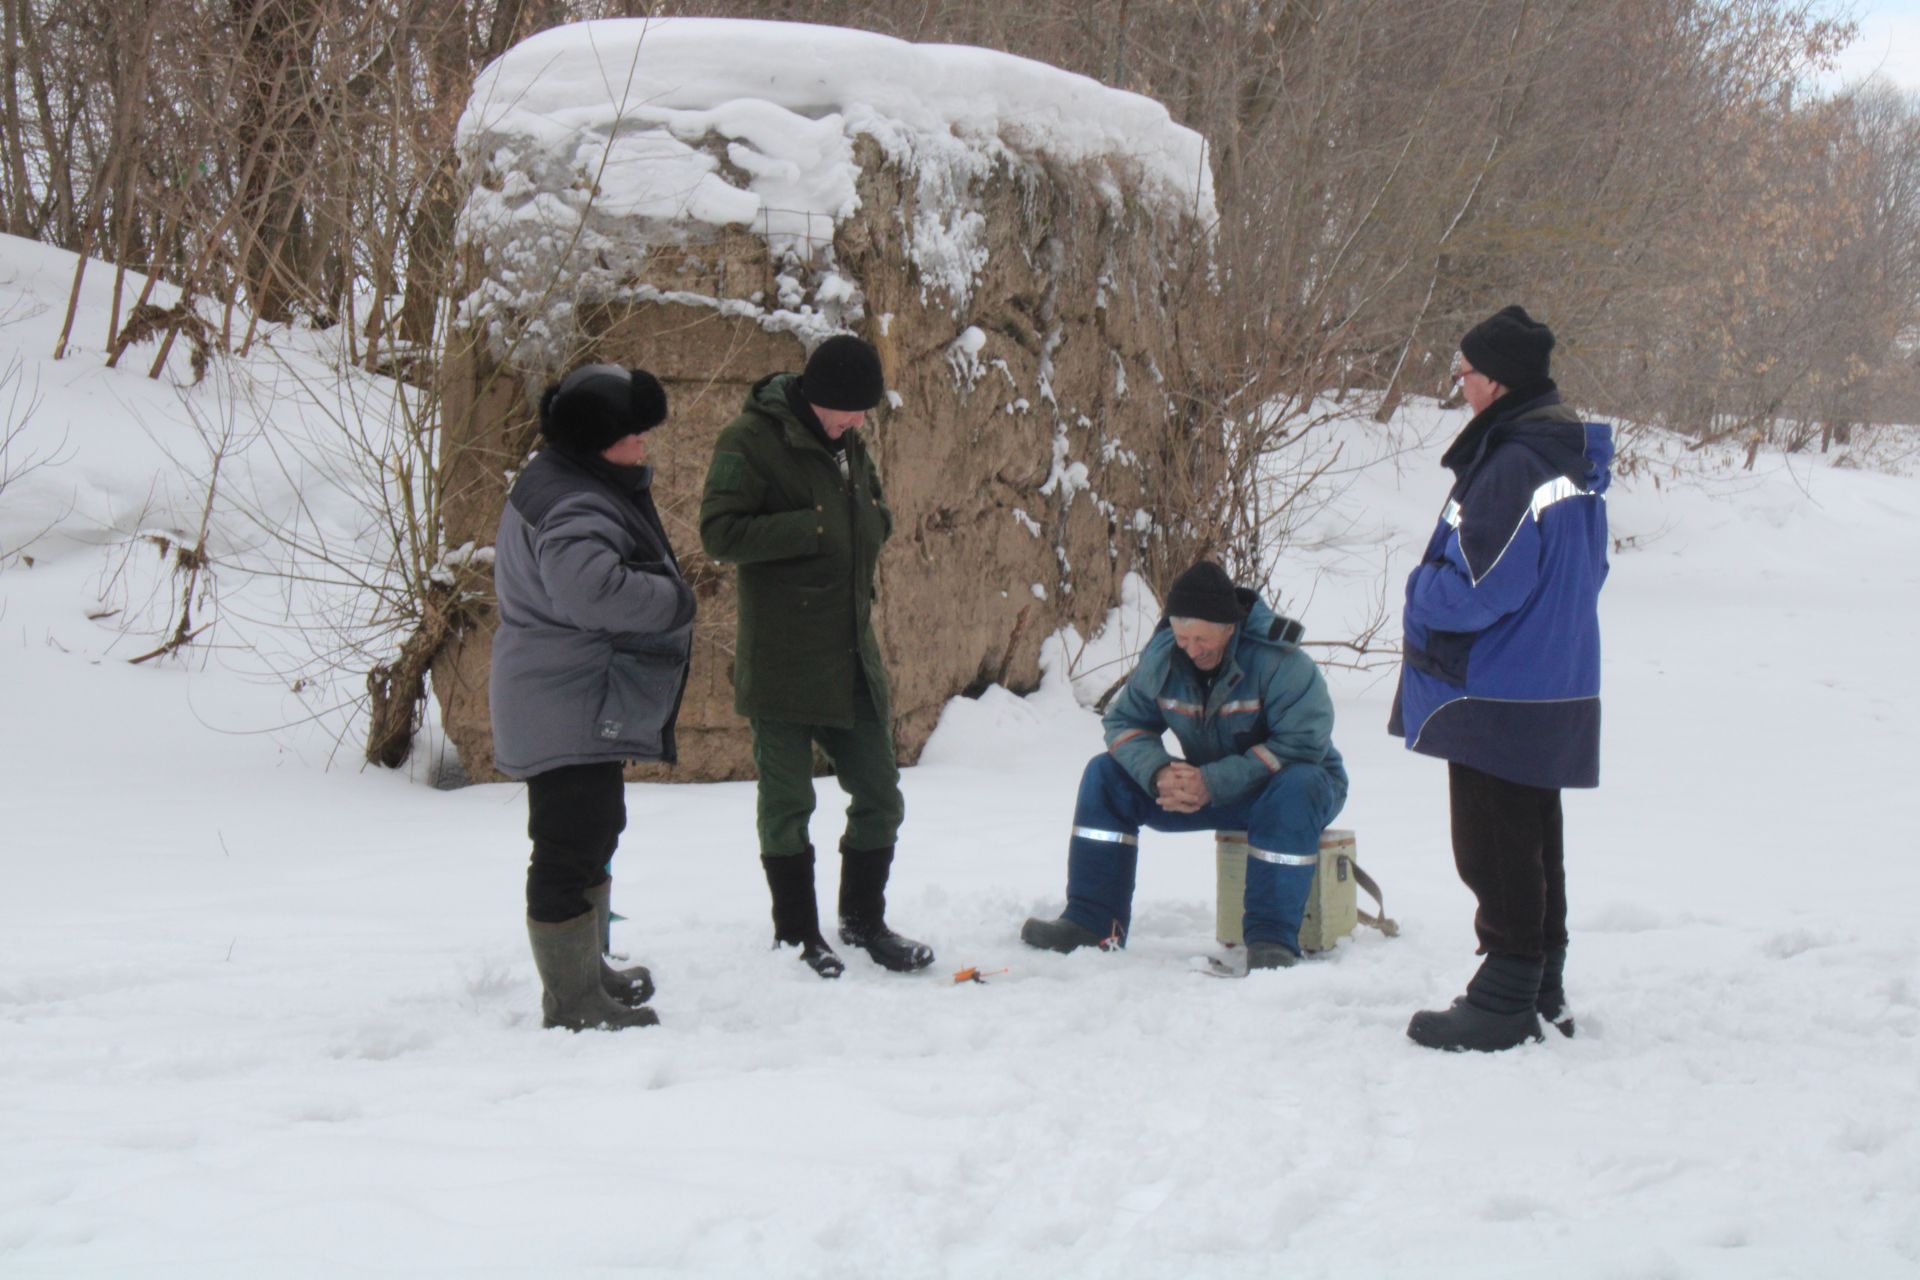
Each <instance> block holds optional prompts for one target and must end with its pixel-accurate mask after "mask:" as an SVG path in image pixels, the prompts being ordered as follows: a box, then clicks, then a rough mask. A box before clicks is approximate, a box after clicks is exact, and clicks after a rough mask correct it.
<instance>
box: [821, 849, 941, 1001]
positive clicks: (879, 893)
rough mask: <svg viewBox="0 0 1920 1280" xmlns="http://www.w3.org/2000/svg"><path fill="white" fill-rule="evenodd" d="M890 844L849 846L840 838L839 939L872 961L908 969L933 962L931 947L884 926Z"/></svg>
mask: <svg viewBox="0 0 1920 1280" xmlns="http://www.w3.org/2000/svg"><path fill="white" fill-rule="evenodd" d="M892 870H893V846H892V845H888V846H887V847H886V848H884V849H849V848H848V847H847V845H846V842H845V841H844V840H843V841H841V842H840V941H842V942H844V943H846V944H847V945H848V946H850V947H859V948H860V949H861V950H862V951H864V952H866V953H867V954H868V955H870V956H872V957H873V960H874V963H875V964H878V965H879V966H880V967H881V968H883V969H891V970H893V971H894V972H895V973H912V972H914V971H915V970H917V969H924V968H926V967H927V966H928V965H930V964H932V963H933V948H932V947H930V946H928V945H927V944H926V943H924V942H915V941H914V940H913V939H912V938H903V937H901V936H900V935H899V934H897V933H895V932H894V931H893V930H891V929H889V928H887V920H886V915H887V877H888V876H889V875H890V874H891V873H892Z"/></svg>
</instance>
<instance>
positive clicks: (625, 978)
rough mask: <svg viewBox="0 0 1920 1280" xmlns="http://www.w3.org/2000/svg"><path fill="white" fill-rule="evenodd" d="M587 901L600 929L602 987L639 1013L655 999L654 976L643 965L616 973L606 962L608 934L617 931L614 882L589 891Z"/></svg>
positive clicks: (616, 970) (609, 881)
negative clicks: (615, 929)
mask: <svg viewBox="0 0 1920 1280" xmlns="http://www.w3.org/2000/svg"><path fill="white" fill-rule="evenodd" d="M587 901H588V902H590V903H592V904H593V916H594V919H595V921H596V922H597V923H598V924H599V927H600V954H601V957H602V959H601V961H600V985H601V986H602V987H603V988H605V989H606V993H607V994H608V995H610V996H612V997H613V998H614V999H615V1000H618V1001H619V1002H620V1003H621V1004H624V1005H626V1006H627V1007H628V1008H629V1009H638V1008H639V1007H640V1006H641V1005H643V1004H645V1003H646V1002H647V1001H649V1000H651V999H653V974H652V973H650V972H648V970H647V967H646V966H645V965H643V964H637V965H635V966H633V968H631V969H616V968H614V967H613V966H612V965H610V964H608V963H607V962H606V959H605V956H606V953H607V933H608V930H610V929H611V928H612V927H613V881H611V880H603V881H601V882H600V883H599V884H597V885H595V886H594V887H593V888H591V889H589V890H587Z"/></svg>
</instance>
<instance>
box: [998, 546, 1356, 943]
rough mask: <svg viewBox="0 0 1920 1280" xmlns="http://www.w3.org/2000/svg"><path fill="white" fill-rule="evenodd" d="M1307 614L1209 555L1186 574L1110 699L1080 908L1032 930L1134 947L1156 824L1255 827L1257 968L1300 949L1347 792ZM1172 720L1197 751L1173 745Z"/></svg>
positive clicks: (1077, 872) (1091, 800)
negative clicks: (1237, 580)
mask: <svg viewBox="0 0 1920 1280" xmlns="http://www.w3.org/2000/svg"><path fill="white" fill-rule="evenodd" d="M1299 641H1300V624H1299V623H1297V622H1293V621H1291V620H1289V619H1286V618H1282V617H1280V616H1278V615H1276V614H1275V613H1274V612H1273V611H1272V610H1271V609H1269V608H1268V607H1267V606H1266V604H1265V603H1264V602H1262V601H1261V600H1260V598H1259V596H1258V595H1256V594H1255V593H1254V592H1253V591H1252V590H1251V589H1249V588H1245V587H1235V586H1234V585H1233V582H1232V580H1231V579H1229V578H1228V577H1227V574H1226V571H1225V570H1224V569H1222V568H1221V567H1220V566H1219V565H1217V564H1213V563H1211V562H1210V561H1206V560H1202V561H1201V562H1200V563H1199V564H1196V565H1194V566H1193V568H1191V569H1189V570H1187V571H1186V572H1185V573H1183V574H1181V575H1180V576H1179V577H1178V578H1176V579H1175V580H1174V583H1173V589H1172V590H1171V591H1169V592H1168V593H1167V616H1166V618H1165V619H1164V620H1163V621H1162V622H1161V623H1160V626H1159V627H1158V628H1157V629H1156V630H1155V632H1154V634H1153V638H1152V639H1151V640H1149V641H1148V642H1147V647H1146V651H1145V652H1144V653H1142V654H1141V655H1140V665H1139V666H1138V667H1136V668H1135V669H1134V672H1133V675H1132V676H1130V677H1129V678H1128V680H1127V684H1126V687H1125V688H1124V689H1122V690H1121V691H1120V694H1119V696H1118V697H1116V698H1115V699H1114V700H1113V703H1112V704H1111V705H1110V706H1109V707H1108V708H1107V714H1106V719H1105V724H1106V734H1107V754H1105V755H1103V756H1095V757H1094V758H1093V760H1091V761H1090V762H1088V764H1087V768H1086V772H1085V773H1084V774H1082V775H1081V778H1080V797H1079V800H1078V801H1077V802H1076V803H1075V805H1074V811H1073V838H1072V840H1071V841H1070V842H1069V843H1068V845H1067V909H1066V911H1064V912H1063V913H1062V914H1061V916H1060V918H1059V919H1057V920H1038V919H1035V920H1028V921H1027V923H1026V924H1025V925H1024V926H1023V927H1022V928H1021V930H1020V938H1021V940H1022V941H1023V942H1025V943H1027V945H1029V946H1033V947H1042V948H1045V949H1046V950H1049V951H1072V950H1074V949H1075V948H1077V947H1086V946H1098V947H1108V946H1123V945H1125V943H1126V940H1127V927H1128V922H1129V921H1130V919H1131V918H1132V913H1133V881H1134V870H1135V866H1136V864H1137V863H1138V860H1139V845H1140V835H1139V833H1140V828H1141V827H1143V826H1144V827H1152V828H1153V829H1154V830H1156V831H1212V830H1230V831H1245V832H1246V833H1247V841H1248V843H1249V844H1250V845H1251V846H1252V856H1251V857H1250V858H1249V860H1248V863H1247V896H1246V903H1245V908H1244V910H1245V914H1244V917H1243V921H1244V928H1245V935H1246V942H1247V967H1248V968H1249V969H1281V968H1285V967H1286V966H1288V965H1290V964H1292V963H1293V962H1294V961H1296V960H1297V959H1299V958H1300V915H1301V912H1302V911H1304V910H1305V908H1306V903H1307V894H1308V891H1309V890H1310V889H1311V888H1312V885H1313V873H1314V868H1315V866H1316V865H1317V864H1318V861H1319V850H1320V833H1321V831H1323V830H1324V829H1325V828H1326V825H1327V824H1328V823H1329V822H1332V821H1333V818H1334V815H1335V814H1337V813H1339V812H1340V806H1341V805H1342V804H1343V803H1345V802H1346V798H1347V771H1346V769H1345V768H1344V767H1343V766H1342V764H1341V761H1340V753H1339V752H1338V751H1336V750H1334V746H1333V701H1332V699H1331V698H1329V697H1328V696H1327V685H1326V681H1325V680H1324V679H1322V678H1321V675H1320V668H1319V667H1317V666H1315V665H1314V662H1313V659H1312V658H1310V657H1308V656H1307V655H1306V654H1305V653H1303V652H1301V650H1300V648H1299ZM1167 729H1172V730H1173V734H1174V737H1175V738H1177V739H1178V740H1179V743H1180V749H1181V751H1182V752H1184V753H1185V755H1186V759H1185V760H1176V759H1174V758H1173V757H1172V756H1170V755H1168V754H1167V750H1166V747H1165V746H1164V745H1163V744H1162V742H1161V735H1162V734H1163V733H1164V732H1165V731H1166V730H1167Z"/></svg>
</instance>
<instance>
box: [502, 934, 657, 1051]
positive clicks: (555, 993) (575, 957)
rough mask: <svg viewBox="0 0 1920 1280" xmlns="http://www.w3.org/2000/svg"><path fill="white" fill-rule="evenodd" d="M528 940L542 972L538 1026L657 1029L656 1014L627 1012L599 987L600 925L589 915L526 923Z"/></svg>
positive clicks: (632, 1010) (576, 1028)
mask: <svg viewBox="0 0 1920 1280" xmlns="http://www.w3.org/2000/svg"><path fill="white" fill-rule="evenodd" d="M527 938H528V940H529V941H530V942H532V944H533V963H534V967H535V968H537V969H539V970H540V986H541V992H540V1013H541V1015H542V1018H541V1024H540V1025H542V1026H544V1027H548V1028H552V1027H565V1028H566V1029H567V1030H569V1031H584V1030H586V1029H587V1028H589V1027H600V1028H604V1029H606V1030H608V1031H619V1030H621V1029H622V1028H625V1027H652V1026H658V1025H659V1022H660V1015H659V1014H657V1013H655V1012H654V1011H653V1010H651V1009H629V1008H627V1007H626V1006H625V1005H623V1004H620V1003H618V1002H617V1001H615V1000H614V999H613V998H612V997H611V996H609V995H608V994H607V992H606V989H605V988H604V987H602V986H601V985H600V969H601V967H602V966H601V962H600V922H599V921H598V920H596V919H594V915H593V912H591V911H582V912H581V913H580V914H579V915H577V916H575V917H574V918H573V919H571V920H562V921H560V922H559V923H558V924H548V923H546V922H544V921H540V920H534V919H532V918H529V919H528V920H527Z"/></svg>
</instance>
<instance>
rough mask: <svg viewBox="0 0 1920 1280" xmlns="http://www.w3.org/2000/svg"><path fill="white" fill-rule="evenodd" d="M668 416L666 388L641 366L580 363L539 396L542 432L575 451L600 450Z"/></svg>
mask: <svg viewBox="0 0 1920 1280" xmlns="http://www.w3.org/2000/svg"><path fill="white" fill-rule="evenodd" d="M666 420H667V392H666V388H664V387H662V386H661V385H660V379H658V378H656V377H654V376H653V375H652V374H650V373H648V372H647V371H646V370H645V369H622V368H621V367H620V366H619V365H617V364H585V365H581V366H580V367H579V368H578V369H575V370H574V371H573V372H572V373H570V374H568V375H567V376H566V377H564V378H562V379H560V381H559V382H557V383H555V384H554V385H553V386H550V387H548V388H547V390H546V394H544V395H542V396H541V397H540V434H541V435H543V436H545V437H546V438H547V439H549V440H551V441H552V442H553V443H554V444H556V445H558V446H559V447H560V448H562V449H566V450H570V451H572V452H575V453H599V452H601V451H602V450H604V449H605V448H607V447H608V446H609V445H611V444H613V443H614V442H615V441H617V440H624V439H626V438H627V437H628V436H633V435H639V434H640V433H642V432H644V431H651V430H653V428H655V427H657V426H659V425H660V424H661V423H662V422H665V421H666Z"/></svg>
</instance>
